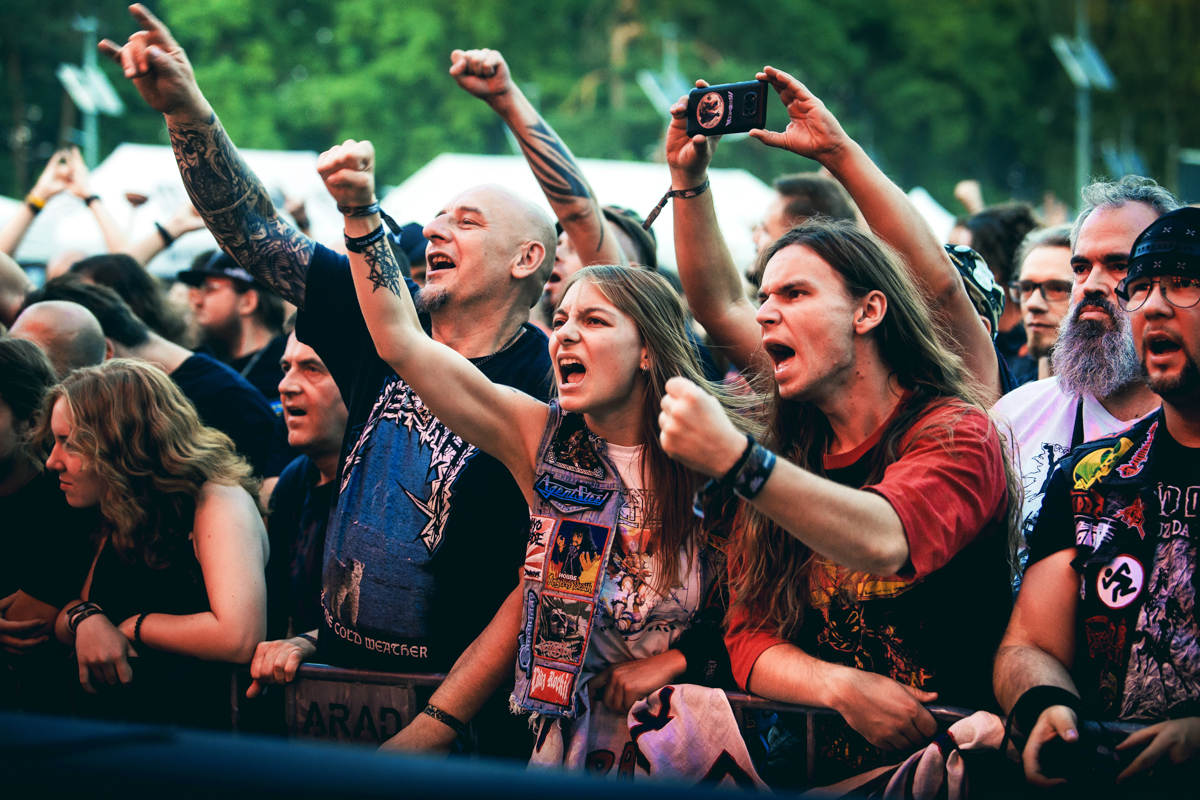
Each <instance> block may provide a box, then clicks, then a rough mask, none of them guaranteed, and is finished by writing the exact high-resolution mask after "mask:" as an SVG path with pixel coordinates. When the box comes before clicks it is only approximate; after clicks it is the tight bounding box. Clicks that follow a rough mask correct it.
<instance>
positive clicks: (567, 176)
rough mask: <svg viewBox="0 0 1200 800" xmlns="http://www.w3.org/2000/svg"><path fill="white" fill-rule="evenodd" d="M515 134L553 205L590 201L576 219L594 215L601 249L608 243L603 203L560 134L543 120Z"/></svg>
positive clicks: (598, 244)
mask: <svg viewBox="0 0 1200 800" xmlns="http://www.w3.org/2000/svg"><path fill="white" fill-rule="evenodd" d="M515 133H516V136H517V140H518V141H519V142H520V143H521V149H522V150H524V151H525V159H526V160H527V161H528V162H529V167H530V169H532V170H533V175H534V177H536V178H537V181H538V183H539V184H541V186H542V191H543V192H545V193H546V198H547V199H548V200H549V201H550V202H551V203H552V204H565V203H572V202H576V201H578V200H585V201H587V209H586V211H582V212H577V213H576V214H574V215H573V216H574V217H575V218H576V219H583V218H585V217H587V216H588V215H594V217H595V219H596V220H597V221H598V222H599V225H600V241H599V242H598V243H597V245H596V249H597V250H599V249H600V247H601V246H602V245H603V244H604V227H605V226H604V217H603V216H602V215H601V214H600V204H599V202H597V200H596V198H595V196H594V195H593V194H592V190H591V187H590V186H588V183H587V180H586V179H585V178H584V177H583V172H582V171H581V170H580V169H579V165H578V164H577V163H575V158H574V157H573V156H572V155H571V151H570V150H568V149H567V146H566V144H564V143H563V140H562V139H560V138H558V134H556V133H555V132H554V130H553V129H552V128H551V127H550V126H549V125H547V124H546V121H545V120H541V119H539V120H538V121H537V122H536V123H535V124H533V125H530V126H529V127H527V128H526V129H525V130H523V131H515Z"/></svg>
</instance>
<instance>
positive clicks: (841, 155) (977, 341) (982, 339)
mask: <svg viewBox="0 0 1200 800" xmlns="http://www.w3.org/2000/svg"><path fill="white" fill-rule="evenodd" d="M758 79H759V80H764V81H769V82H770V83H771V85H772V86H774V87H775V90H776V91H777V92H779V97H780V99H781V100H783V104H784V106H785V107H786V108H787V113H788V125H787V128H786V129H785V130H784V131H783V132H782V133H776V132H773V131H764V130H754V131H751V132H750V135H751V136H753V137H754V138H756V139H758V140H759V141H761V142H763V143H764V144H768V145H770V146H772V147H779V148H782V149H784V150H790V151H791V152H793V153H796V154H797V155H800V156H804V157H805V158H811V159H813V160H814V161H817V162H818V163H820V164H821V165H822V166H824V167H825V168H826V169H828V170H829V171H830V173H832V175H833V177H834V178H836V179H837V180H838V181H839V182H840V183H841V184H842V186H844V187H845V188H846V191H847V192H849V193H850V196H851V197H852V198H853V199H854V202H855V203H857V204H858V208H859V210H860V211H862V214H863V217H864V218H865V219H866V220H867V224H868V225H870V226H871V230H872V231H873V232H874V233H875V235H876V236H878V237H879V238H880V239H882V240H883V241H885V242H887V243H888V244H889V245H891V246H892V247H893V248H894V249H895V250H896V251H897V252H899V253H900V255H901V256H903V257H904V259H905V261H906V263H907V265H908V268H909V271H910V273H911V275H912V276H913V278H914V280H916V283H917V286H918V287H920V289H921V291H922V294H923V295H924V297H925V301H926V302H927V303H929V305H930V306H931V308H932V310H933V313H934V315H935V317H936V318H937V320H938V321H939V322H941V323H942V324H943V325H945V327H946V329H947V330H948V331H949V334H950V337H951V339H952V342H951V343H952V344H953V345H954V346H955V348H956V350H957V351H958V354H959V355H960V356H962V358H963V360H965V361H966V364H967V368H968V369H969V370H970V371H971V373H972V374H973V375H974V376H975V379H976V380H977V381H978V382H979V383H980V385H981V386H983V387H984V389H985V390H986V392H987V396H986V397H984V398H983V400H984V404H985V405H989V406H990V405H991V404H992V403H994V402H995V401H996V400H998V399H999V398H1000V371H999V365H998V363H997V361H996V348H995V346H994V345H993V344H992V339H991V336H990V335H989V334H988V332H987V329H986V328H985V327H984V326H983V323H982V322H981V321H980V319H979V314H978V313H977V312H976V311H975V307H974V306H973V305H972V304H971V298H970V297H969V296H968V295H967V290H966V287H964V286H963V282H962V278H961V277H960V276H959V274H958V271H957V270H956V269H955V268H954V265H953V264H951V263H950V259H949V257H948V256H947V255H946V252H945V250H943V249H942V245H941V242H939V241H938V239H937V236H936V235H935V234H934V232H933V230H932V229H931V228H930V227H929V223H927V222H926V221H925V219H924V217H922V216H921V214H920V212H918V211H917V208H916V206H914V205H913V204H912V202H910V201H909V199H908V197H907V196H906V195H905V194H904V192H903V191H901V190H900V187H899V186H897V185H896V184H894V183H892V181H891V180H890V179H889V178H888V177H887V176H886V175H884V174H883V171H882V170H880V169H879V167H877V166H876V165H875V162H873V161H872V160H871V159H870V157H869V156H867V154H866V152H865V151H864V150H863V149H862V148H861V147H859V145H858V143H857V142H855V141H854V140H853V139H851V138H850V137H849V136H847V135H846V132H845V131H844V130H842V126H841V124H840V123H838V121H837V119H836V118H834V116H833V114H831V113H830V112H829V109H827V108H826V107H825V104H824V103H822V102H821V101H820V100H819V99H818V98H817V97H816V96H815V95H813V93H812V92H810V91H809V90H808V89H807V88H806V87H805V86H804V84H802V83H801V82H800V81H798V80H796V79H795V78H793V77H792V76H791V75H788V74H787V73H786V72H782V71H780V70H777V69H775V68H774V67H766V68H764V71H763V72H760V73H759V74H758Z"/></svg>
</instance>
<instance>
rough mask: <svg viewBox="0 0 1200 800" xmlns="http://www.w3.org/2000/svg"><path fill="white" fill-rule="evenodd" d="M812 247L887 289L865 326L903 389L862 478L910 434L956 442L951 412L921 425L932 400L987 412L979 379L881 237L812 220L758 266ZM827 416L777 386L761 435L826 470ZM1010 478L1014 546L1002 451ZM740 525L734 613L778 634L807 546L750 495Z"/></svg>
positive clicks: (798, 590) (804, 573)
mask: <svg viewBox="0 0 1200 800" xmlns="http://www.w3.org/2000/svg"><path fill="white" fill-rule="evenodd" d="M794 245H795V246H800V247H805V248H808V249H809V250H810V251H812V252H813V253H814V254H816V255H817V256H819V257H820V258H821V259H822V260H824V261H825V262H826V263H827V264H828V265H829V266H830V267H831V268H832V269H833V270H834V271H836V272H837V273H838V274H839V275H840V276H841V277H842V281H843V283H844V285H845V289H846V292H847V294H849V295H850V296H851V297H853V298H855V299H856V300H858V299H862V298H863V297H865V296H866V295H867V294H868V293H870V292H872V291H880V292H882V293H883V294H884V295H885V296H886V297H887V311H886V313H885V314H884V317H883V320H882V321H881V322H880V323H879V325H878V326H876V327H875V329H874V330H872V331H871V333H870V334H868V335H870V336H873V337H874V338H875V340H876V342H877V343H878V346H879V351H880V354H881V356H882V358H883V360H884V361H885V362H886V363H887V364H888V365H889V366H890V367H891V370H892V374H891V376H890V380H891V381H893V382H894V384H895V387H896V391H897V392H898V393H900V392H902V393H904V394H905V395H907V398H906V399H905V400H904V401H902V403H901V404H900V407H899V409H898V413H897V414H896V415H895V417H894V418H893V419H892V420H891V421H890V424H889V425H888V427H887V429H886V430H885V431H884V432H883V434H882V437H881V439H880V442H879V445H878V446H876V447H875V448H873V450H872V461H871V463H870V464H869V469H868V476H867V481H866V483H867V485H869V484H872V483H878V482H879V481H880V480H881V479H882V477H883V473H884V470H885V469H886V468H887V467H888V466H889V465H890V464H892V463H894V462H895V461H896V459H897V458H899V456H900V452H901V449H902V447H903V446H905V445H906V444H907V443H909V442H911V441H912V440H913V439H915V438H916V437H921V436H936V437H938V438H939V440H940V441H941V443H942V445H943V446H944V447H946V448H950V447H951V446H952V445H953V430H952V428H951V426H952V425H953V423H954V420H955V419H957V417H954V418H951V419H950V420H948V421H946V422H942V423H939V424H935V425H920V427H918V425H919V424H920V423H919V421H920V420H921V419H922V418H923V417H924V416H925V415H926V414H927V413H928V412H929V411H930V410H931V409H932V408H934V407H935V406H939V405H950V406H952V407H954V408H955V409H956V410H957V411H958V415H959V416H961V415H962V414H965V413H968V412H970V411H971V410H973V409H974V410H978V411H982V412H983V413H985V414H986V413H987V409H986V408H985V407H984V405H983V403H982V400H981V397H982V393H981V390H980V388H979V387H978V385H977V384H976V383H975V382H974V381H973V380H972V379H971V378H970V377H969V375H968V373H967V371H966V368H965V366H964V364H963V361H962V359H961V358H960V357H959V356H957V355H956V354H955V353H954V352H953V351H952V350H951V349H950V347H949V346H948V342H949V337H948V336H946V335H945V333H944V332H943V331H942V330H940V329H939V326H938V325H937V323H936V322H935V321H934V319H933V317H932V316H931V315H930V313H929V309H928V306H927V305H926V303H925V301H924V300H923V299H922V297H921V294H920V292H919V291H918V289H917V287H916V285H915V284H914V283H913V280H912V278H911V277H910V275H909V274H908V271H907V270H906V269H905V268H904V267H903V266H902V265H901V263H900V261H899V258H898V256H896V255H895V254H894V253H893V252H892V251H891V250H890V249H889V248H888V247H887V246H886V245H884V244H883V243H881V242H879V241H878V240H877V239H876V238H875V237H873V236H871V235H870V234H867V233H864V232H863V231H861V230H859V229H858V228H857V227H856V226H854V225H853V224H851V223H846V222H830V221H825V220H815V221H811V222H808V223H805V224H803V225H799V226H797V227H795V228H792V229H791V230H790V231H788V232H787V233H785V234H784V235H783V236H782V237H780V238H779V240H777V241H776V242H775V243H774V244H773V245H771V247H770V248H768V249H767V251H766V252H764V253H763V254H762V256H761V257H760V260H759V268H760V269H762V268H765V265H766V264H767V262H768V261H770V260H771V258H772V257H773V256H774V255H775V254H776V253H778V252H779V251H780V250H783V249H784V248H785V247H791V246H794ZM829 436H830V428H829V422H828V419H827V418H826V417H825V415H824V414H823V413H822V412H821V411H820V410H819V409H818V408H817V407H816V406H815V405H813V404H812V403H809V402H798V401H792V400H785V399H784V398H783V397H782V396H780V394H779V390H778V388H777V387H776V389H775V396H774V402H773V403H772V405H771V409H770V411H769V413H768V415H767V431H766V436H765V438H764V439H763V440H762V441H763V444H764V445H765V446H766V447H768V448H770V449H771V450H774V451H775V452H776V453H778V454H779V455H780V456H781V457H783V458H786V459H787V460H789V461H791V462H792V463H793V464H797V465H799V466H800V467H802V468H804V469H806V470H808V471H809V472H812V473H814V474H816V475H824V473H825V469H824V460H823V456H824V454H825V452H826V450H827V449H828V444H829ZM1002 460H1003V462H1004V465H1005V478H1006V480H1007V484H1008V512H1007V513H1008V529H1009V541H1010V552H1011V550H1012V542H1013V541H1015V539H1014V537H1015V532H1016V519H1017V512H1018V510H1019V508H1020V497H1021V491H1020V483H1019V482H1018V481H1017V480H1016V477H1015V474H1014V473H1013V470H1012V465H1011V462H1010V460H1009V459H1008V458H1007V456H1006V457H1005V458H1003V459H1002ZM739 523H740V524H739V528H740V531H739V533H740V535H739V536H737V537H735V541H734V544H733V548H732V553H731V564H732V566H731V569H730V575H731V579H730V583H731V589H732V591H733V594H734V601H733V603H732V605H731V607H730V620H733V619H735V618H738V617H743V618H745V619H750V620H753V621H754V622H753V623H752V624H753V625H754V626H755V627H760V628H764V629H766V630H770V631H772V632H774V633H775V634H776V635H778V636H781V637H783V638H787V637H789V636H791V635H792V634H793V633H794V632H795V631H796V630H797V629H798V628H799V627H800V624H801V623H802V622H803V619H804V609H805V606H806V604H807V601H808V595H809V588H810V579H811V571H812V560H813V552H812V550H810V549H809V548H808V546H807V545H805V544H803V543H802V542H800V540H798V539H797V538H796V537H794V536H792V535H791V534H789V533H788V532H787V531H785V530H783V528H781V527H780V526H779V525H777V524H776V523H775V522H773V521H771V520H770V519H769V518H768V517H767V516H766V515H765V514H762V513H761V512H759V511H758V510H756V509H755V508H753V507H752V506H750V505H748V504H747V505H744V506H743V508H742V513H741V516H740V519H739Z"/></svg>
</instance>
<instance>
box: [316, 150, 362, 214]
mask: <svg viewBox="0 0 1200 800" xmlns="http://www.w3.org/2000/svg"><path fill="white" fill-rule="evenodd" d="M317 172H318V173H320V175H321V180H323V181H325V188H326V189H328V190H329V193H330V194H331V195H333V199H334V200H336V201H337V204H338V205H339V206H369V205H371V204H372V203H374V202H375V147H374V146H373V145H372V144H371V143H370V142H368V141H362V142H356V141H354V140H353V139H347V140H346V141H344V142H342V143H341V144H339V145H336V146H335V147H331V148H329V149H328V150H326V151H325V152H324V153H321V156H320V158H318V159H317Z"/></svg>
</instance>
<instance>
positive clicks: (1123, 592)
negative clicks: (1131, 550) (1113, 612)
mask: <svg viewBox="0 0 1200 800" xmlns="http://www.w3.org/2000/svg"><path fill="white" fill-rule="evenodd" d="M1145 579H1146V573H1145V571H1144V570H1143V569H1142V562H1140V561H1138V560H1137V559H1136V558H1134V557H1133V556H1126V555H1120V556H1117V557H1116V558H1114V559H1113V560H1112V561H1110V562H1109V563H1108V565H1107V566H1105V567H1104V568H1103V569H1102V570H1100V574H1099V575H1097V576H1096V594H1097V595H1099V597H1100V602H1102V603H1104V605H1106V606H1108V607H1109V608H1124V607H1125V606H1127V605H1129V604H1130V603H1132V602H1133V601H1134V600H1136V599H1137V598H1138V595H1139V594H1141V592H1142V584H1143V582H1144V581H1145Z"/></svg>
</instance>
